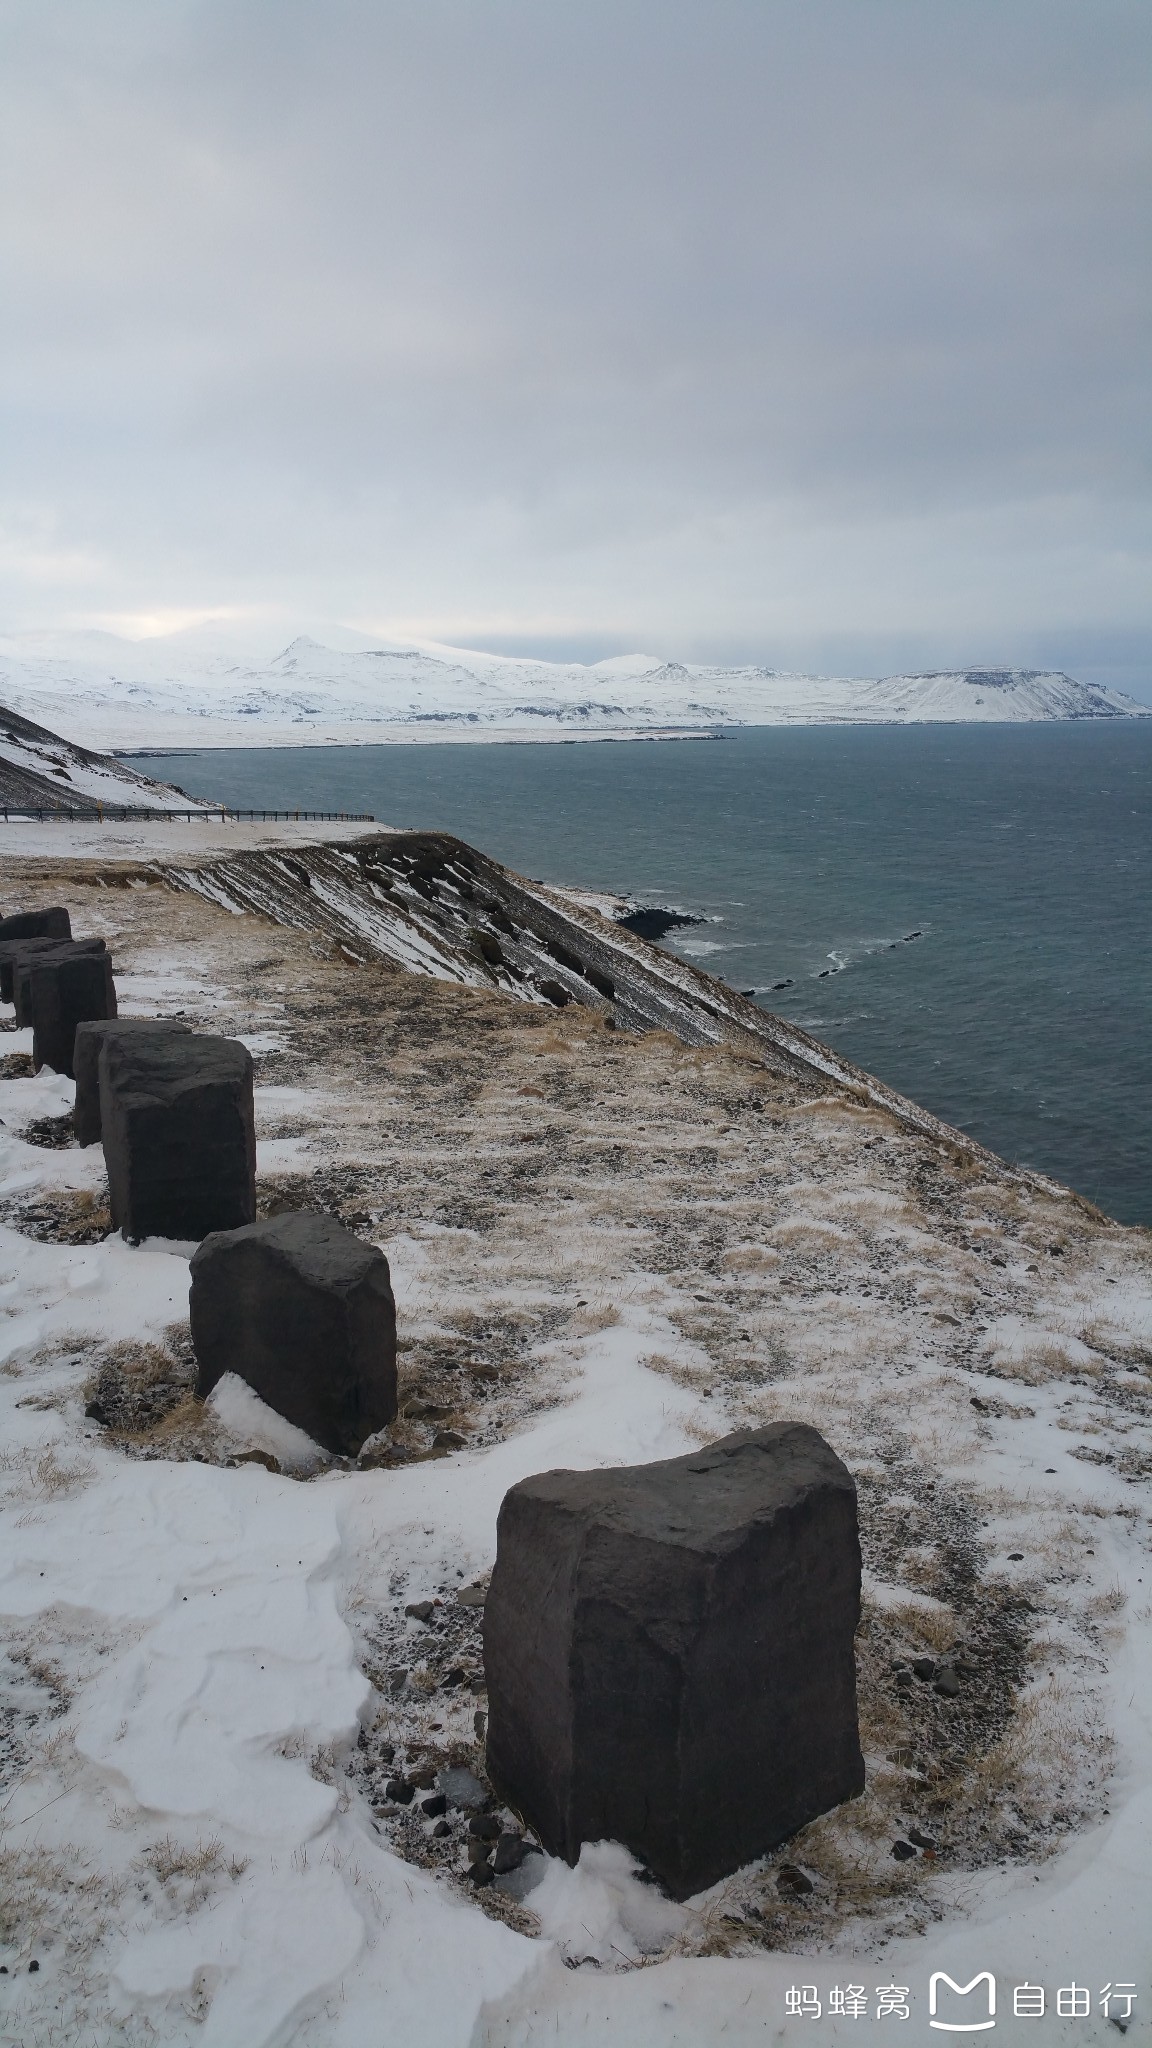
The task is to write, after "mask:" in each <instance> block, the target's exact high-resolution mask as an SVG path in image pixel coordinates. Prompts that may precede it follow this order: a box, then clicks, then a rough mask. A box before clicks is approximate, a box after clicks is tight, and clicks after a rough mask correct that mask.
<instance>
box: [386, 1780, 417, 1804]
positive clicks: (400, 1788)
mask: <svg viewBox="0 0 1152 2048" xmlns="http://www.w3.org/2000/svg"><path fill="white" fill-rule="evenodd" d="M384 1790H385V1792H386V1793H387V1794H388V1797H389V1799H394V1800H395V1802H396V1804H397V1806H411V1804H412V1794H413V1793H414V1792H415V1790H416V1787H415V1785H413V1784H412V1782H411V1780H410V1779H408V1778H389V1780H388V1783H387V1784H386V1785H385V1787H384Z"/></svg>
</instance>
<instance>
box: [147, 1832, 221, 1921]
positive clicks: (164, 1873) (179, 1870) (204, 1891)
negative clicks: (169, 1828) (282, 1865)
mask: <svg viewBox="0 0 1152 2048" xmlns="http://www.w3.org/2000/svg"><path fill="white" fill-rule="evenodd" d="M137 1861H138V1863H139V1864H140V1865H142V1866H143V1867H144V1868H145V1869H147V1870H150V1871H151V1872H152V1874H153V1876H154V1877H155V1878H156V1879H157V1881H158V1883H160V1884H161V1885H163V1887H164V1889H165V1890H166V1891H170V1892H179V1893H180V1894H181V1904H182V1905H183V1906H184V1907H185V1908H186V1907H187V1906H188V1904H189V1903H190V1901H189V1898H188V1894H189V1893H191V1894H193V1895H194V1896H195V1898H197V1899H203V1898H206V1897H207V1896H208V1894H209V1892H211V1891H212V1890H214V1889H215V1886H216V1884H217V1882H218V1881H219V1880H220V1879H221V1878H223V1877H230V1878H231V1879H232V1880H233V1881H234V1882H235V1880H237V1879H238V1878H241V1877H243V1875H244V1872H245V1871H246V1870H247V1868H248V1858H247V1857H246V1856H228V1855H226V1854H225V1851H224V1848H223V1845H222V1843H221V1841H220V1838H219V1836H217V1835H213V1836H212V1837H211V1838H210V1839H209V1840H208V1841H207V1842H205V1841H203V1840H200V1841H197V1843H196V1844H195V1846H194V1847H193V1846H192V1844H191V1843H188V1842H175V1841H173V1839H172V1837H171V1835H165V1837H164V1839H163V1841H160V1842H150V1843H149V1845H148V1847H147V1848H146V1849H144V1850H143V1851H142V1852H141V1854H140V1856H139V1858H138V1859H137Z"/></svg>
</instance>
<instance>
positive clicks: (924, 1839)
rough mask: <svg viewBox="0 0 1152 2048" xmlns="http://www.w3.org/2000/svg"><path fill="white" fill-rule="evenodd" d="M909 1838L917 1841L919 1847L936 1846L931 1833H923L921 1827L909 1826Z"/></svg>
mask: <svg viewBox="0 0 1152 2048" xmlns="http://www.w3.org/2000/svg"><path fill="white" fill-rule="evenodd" d="M908 1840H909V1841H910V1842H915V1844H916V1847H917V1848H918V1849H934V1848H935V1847H936V1844H935V1842H934V1841H933V1840H932V1837H931V1835H924V1834H921V1832H920V1829H919V1828H909V1830H908Z"/></svg>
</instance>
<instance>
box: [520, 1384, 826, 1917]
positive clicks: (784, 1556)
mask: <svg viewBox="0 0 1152 2048" xmlns="http://www.w3.org/2000/svg"><path fill="white" fill-rule="evenodd" d="M859 1614H860V1545H859V1537H858V1534H857V1522H856V1489H855V1486H854V1484H853V1481H852V1478H851V1476H850V1474H849V1473H848V1472H847V1471H846V1469H845V1467H844V1466H843V1465H842V1464H841V1462H840V1460H839V1458H838V1457H837V1456H836V1454H835V1452H834V1451H832V1450H831V1449H830V1448H829V1446H828V1445H827V1444H826V1443H825V1441H824V1439H823V1437H822V1436H821V1435H820V1434H819V1432H818V1431H817V1430H815V1429H810V1428H808V1427H807V1426H806V1425H805V1424H802V1423H786V1422H779V1423H773V1424H771V1425H770V1426H769V1427H768V1428H766V1429H760V1430H742V1431H740V1432H738V1433H737V1434H736V1435H735V1436H729V1437H725V1438H724V1439H723V1441H722V1442H720V1443H715V1444H711V1445H709V1446H708V1448H707V1449H706V1450H703V1451H695V1452H692V1453H691V1454H690V1455H689V1456H688V1457H684V1458H671V1459H668V1460H666V1461H664V1462H662V1463H660V1464H653V1465H636V1466H630V1467H624V1468H615V1469H610V1470H607V1471H599V1472H544V1473H540V1474H538V1475H537V1476H536V1477H534V1478H531V1479H525V1480H522V1481H521V1482H520V1484H519V1485H518V1486H514V1487H513V1488H512V1490H511V1492H510V1493H508V1494H507V1495H506V1496H505V1499H504V1504H503V1506H502V1508H501V1510H500V1519H499V1525H498V1538H497V1555H496V1567H495V1571H494V1572H493V1575H492V1584H491V1587H490V1590H489V1593H488V1599H487V1602H486V1605H485V1609H484V1665H485V1672H486V1675H487V1681H488V1708H489V1719H488V1772H489V1776H490V1778H491V1780H492V1783H493V1785H494V1786H495V1787H496V1788H497V1790H498V1791H499V1793H500V1795H501V1797H503V1798H504V1799H506V1800H507V1801H508V1803H509V1805H511V1806H512V1807H514V1808H515V1809H516V1811H517V1812H519V1813H522V1814H523V1815H524V1817H525V1819H526V1820H528V1821H530V1822H531V1824H532V1826H533V1827H534V1828H535V1829H536V1830H537V1832H538V1833H539V1836H540V1839H541V1841H542V1842H543V1844H544V1846H545V1848H546V1849H548V1850H550V1851H551V1852H552V1854H554V1855H557V1856H563V1857H564V1858H565V1859H566V1860H567V1861H568V1862H569V1863H575V1862H576V1860H577V1858H578V1856H579V1853H580V1845H581V1843H582V1842H596V1841H601V1840H611V1841H618V1842H623V1843H624V1844H625V1845H626V1846H627V1847H628V1848H629V1849H631V1850H632V1851H633V1853H634V1854H635V1855H637V1856H639V1857H641V1858H642V1859H643V1860H644V1862H646V1863H647V1864H648V1866H649V1868H650V1869H651V1870H652V1871H653V1872H654V1873H655V1875H656V1876H657V1877H658V1878H659V1879H660V1880H661V1882H662V1883H663V1884H664V1885H665V1886H666V1887H667V1889H668V1890H669V1891H670V1892H671V1893H672V1895H673V1896H674V1897H676V1898H688V1897H690V1896H691V1895H692V1894H693V1893H694V1892H697V1891H700V1890H702V1889H703V1888H704V1887H705V1886H707V1885H710V1884H714V1883H715V1882H716V1880H717V1879H718V1878H721V1877H724V1876H726V1875H727V1874H728V1873H729V1872H731V1871H733V1870H737V1869H739V1868H740V1866H741V1865H742V1864H744V1863H747V1862H749V1861H751V1860H752V1859H753V1858H755V1857H757V1856H762V1855H764V1854H766V1853H767V1852H768V1851H769V1850H771V1849H773V1848H775V1847H776V1846H777V1845H778V1844H779V1843H780V1842H782V1841H785V1840H786V1839H787V1837H788V1836H789V1835H791V1834H794V1833H795V1831H796V1830H797V1828H800V1827H803V1826H804V1824H805V1823H806V1822H807V1821H810V1820H812V1819H814V1818H815V1816H816V1815H817V1814H820V1813H825V1812H827V1810H828V1809H829V1808H830V1807H833V1806H836V1805H838V1804H839V1803H840V1802H841V1800H844V1799H850V1798H852V1797H853V1796H854V1795H855V1794H857V1793H858V1792H860V1791H861V1790H862V1789H863V1785H864V1763H863V1758H862V1756H861V1753H860V1740H859V1734H858V1729H857V1718H856V1671H855V1660H854V1655H853V1635H854V1632H855V1629H856V1625H857V1622H858V1620H859Z"/></svg>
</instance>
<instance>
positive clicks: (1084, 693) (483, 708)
mask: <svg viewBox="0 0 1152 2048" xmlns="http://www.w3.org/2000/svg"><path fill="white" fill-rule="evenodd" d="M0 701H2V702H4V703H7V704H10V705H11V706H12V707H13V708H14V709H15V710H17V711H19V712H22V713H23V714H24V716H25V717H32V718H37V719H40V718H43V719H44V720H45V721H46V722H47V723H48V724H50V725H53V726H56V727H59V728H62V729H63V730H65V731H67V732H68V733H70V734H74V735H75V736H76V737H77V738H78V739H81V740H83V741H85V742H87V743H88V744H89V745H94V746H99V747H101V748H109V747H117V748H123V749H131V748H136V747H140V748H149V747H160V748H164V747H181V746H205V745H217V746H300V745H308V744H321V745H323V744H326V743H327V744H333V743H339V742H343V743H345V744H347V743H349V742H353V741H357V740H377V741H379V740H390V739H391V740H409V741H412V740H423V741H427V740H432V739H441V738H442V739H508V738H513V739H515V738H520V739H553V738H564V739H570V738H572V737H580V736H586V737H589V738H603V737H608V736H610V735H613V734H616V735H624V734H629V733H653V732H669V731H675V732H700V731H708V730H710V729H712V728H714V727H717V726H722V725H727V726H733V725H822V724H844V723H850V724H899V725H903V724H917V723H965V724H969V723H977V724H978V723H981V722H984V723H990V724H992V723H996V724H1005V723H1019V722H1024V721H1030V720H1038V719H1069V718H1130V717H1141V716H1150V715H1152V707H1149V706H1146V705H1142V704H1138V703H1137V702H1136V701H1135V700H1134V699H1133V698H1130V697H1127V696H1124V695H1123V694H1122V693H1121V692H1120V691H1117V690H1109V689H1104V688H1101V687H1099V686H1098V685H1095V684H1089V683H1081V682H1078V681H1076V680H1075V678H1074V677H1072V676H1068V675H1063V674H1059V673H1049V672H1046V671H1040V670H1035V669H1011V668H1003V669H1001V668H970V669H961V670H956V671H947V672H944V671H939V672H936V671H934V672H932V673H929V674H925V675H903V676H887V677H884V678H883V679H881V680H874V679H867V678H859V677H833V676H807V675H793V674H785V673H782V672H779V671H776V670H773V669H765V668H752V667H749V668H716V667H707V666H703V665H700V664H695V663H693V664H689V665H685V664H683V663H680V662H674V661H672V662H670V661H661V660H660V659H659V657H657V656H655V655H645V654H633V655H622V656H617V657H615V658H614V659H612V660H609V661H601V662H597V663H596V664H595V665H593V666H590V667H584V666H582V665H581V664H579V663H576V662H570V663H561V662H546V661H537V660H531V659H523V658H518V657H513V656H508V655H492V654H482V653H476V652H471V651H468V650H466V649H462V648H453V647H444V646H439V645H437V644H435V643H432V642H423V643H419V644H408V645H400V644H389V643H380V644H378V645H375V646H372V645H365V646H362V647H359V648H355V647H353V648H341V649H338V648H333V647H326V646H322V645H321V644H320V643H319V642H318V641H316V640H314V639H311V638H309V637H307V636H302V637H299V638H297V639H295V640H293V641H292V642H291V644H290V645H289V646H287V647H286V648H284V649H283V651H282V652H281V653H279V654H275V655H273V656H272V657H271V658H270V659H267V660H263V659H259V658H253V657H252V656H251V655H241V654H238V653H236V652H234V651H230V650H229V649H227V648H226V647H223V648H222V647H220V646H218V645H216V646H214V645H213V644H211V643H210V642H205V641H204V640H203V639H200V638H198V637H197V636H195V635H188V634H176V635H172V636H169V637H166V638H162V639H152V640H137V641H132V640H122V639H118V638H117V637H116V636H115V635H112V634H108V633H84V634H80V633H77V634H54V635H25V636H19V637H17V638H13V639H7V640H0Z"/></svg>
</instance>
